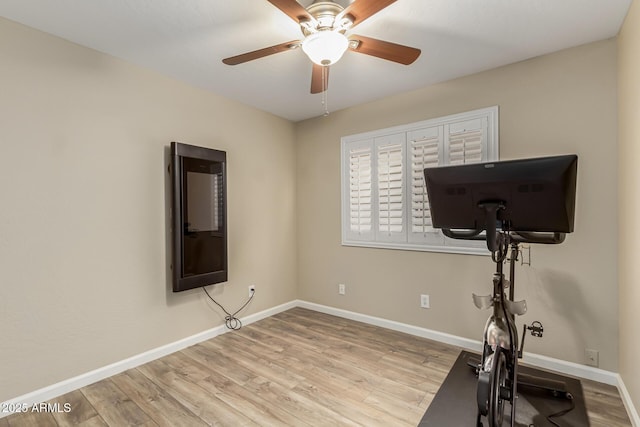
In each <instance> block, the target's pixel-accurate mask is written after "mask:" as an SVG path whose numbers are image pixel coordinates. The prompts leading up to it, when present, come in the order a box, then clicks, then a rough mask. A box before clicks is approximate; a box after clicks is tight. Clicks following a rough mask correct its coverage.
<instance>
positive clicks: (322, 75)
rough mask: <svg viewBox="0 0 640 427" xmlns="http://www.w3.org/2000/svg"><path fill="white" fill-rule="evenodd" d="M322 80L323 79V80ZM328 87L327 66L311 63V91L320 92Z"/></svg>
mask: <svg viewBox="0 0 640 427" xmlns="http://www.w3.org/2000/svg"><path fill="white" fill-rule="evenodd" d="M323 80H324V81H323ZM328 87H329V67H324V66H322V65H318V64H313V70H312V71H311V93H322V92H324V91H325V90H327V88H328Z"/></svg>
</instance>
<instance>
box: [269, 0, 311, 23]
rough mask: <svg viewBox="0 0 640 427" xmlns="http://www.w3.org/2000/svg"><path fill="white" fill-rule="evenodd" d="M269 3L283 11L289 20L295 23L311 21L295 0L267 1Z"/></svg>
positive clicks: (307, 13) (309, 16)
mask: <svg viewBox="0 0 640 427" xmlns="http://www.w3.org/2000/svg"><path fill="white" fill-rule="evenodd" d="M267 1H268V2H269V3H271V4H272V5H274V6H275V7H277V8H278V9H280V10H281V11H283V12H284V13H285V14H286V15H287V16H289V18H291V19H293V20H294V21H296V22H297V23H300V22H302V21H313V17H312V16H311V15H310V14H309V12H307V10H306V9H305V8H304V7H302V5H301V4H300V3H298V2H297V1H296V0H267Z"/></svg>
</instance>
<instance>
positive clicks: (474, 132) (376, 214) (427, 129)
mask: <svg viewBox="0 0 640 427" xmlns="http://www.w3.org/2000/svg"><path fill="white" fill-rule="evenodd" d="M341 147H342V150H341V153H342V154H341V165H342V168H341V172H342V178H341V183H342V186H341V189H342V192H341V193H342V206H341V208H342V209H341V213H342V244H343V245H346V246H366V247H375V248H389V249H408V250H419V251H439V252H452V253H473V254H486V253H488V251H487V250H486V245H485V243H484V242H482V241H468V240H455V239H449V238H446V237H445V236H444V234H443V233H442V231H441V230H439V229H436V228H434V227H433V223H432V215H431V206H430V204H429V199H428V195H427V191H426V185H425V183H424V170H425V169H428V168H434V167H443V166H449V165H461V164H465V163H478V162H487V161H494V160H498V158H499V156H498V154H499V153H498V151H499V150H498V148H499V147H498V107H489V108H484V109H480V110H474V111H469V112H465V113H459V114H452V115H449V116H445V117H439V118H434V119H429V120H425V121H422V122H417V123H410V124H406V125H400V126H394V127H392V128H387V129H380V130H375V131H369V132H365V133H360V134H357V135H350V136H345V137H343V138H342V139H341ZM483 245H484V246H483Z"/></svg>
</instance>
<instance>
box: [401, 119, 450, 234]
mask: <svg viewBox="0 0 640 427" xmlns="http://www.w3.org/2000/svg"><path fill="white" fill-rule="evenodd" d="M443 142H444V141H443V127H442V126H434V127H429V128H424V129H418V130H415V131H412V132H409V133H408V153H407V154H408V158H409V161H408V166H409V167H410V168H411V185H410V188H409V192H410V196H409V197H410V198H411V212H410V218H409V221H410V227H411V228H410V230H409V231H410V232H409V239H408V240H409V243H428V244H441V243H443V240H444V239H443V238H442V236H441V235H439V233H438V230H436V229H435V228H433V224H432V223H431V210H430V208H429V198H428V196H427V188H426V186H425V183H424V169H425V168H428V167H436V166H438V165H442V163H443V157H444V146H443Z"/></svg>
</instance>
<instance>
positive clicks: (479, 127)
mask: <svg viewBox="0 0 640 427" xmlns="http://www.w3.org/2000/svg"><path fill="white" fill-rule="evenodd" d="M446 127H447V128H448V135H447V136H448V143H447V144H446V145H447V148H448V150H447V151H448V156H447V161H446V163H447V164H449V165H462V164H467V163H480V162H482V161H485V160H486V158H487V148H486V147H487V119H486V118H478V119H473V120H465V121H462V122H457V123H452V124H449V125H448V126H446Z"/></svg>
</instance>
